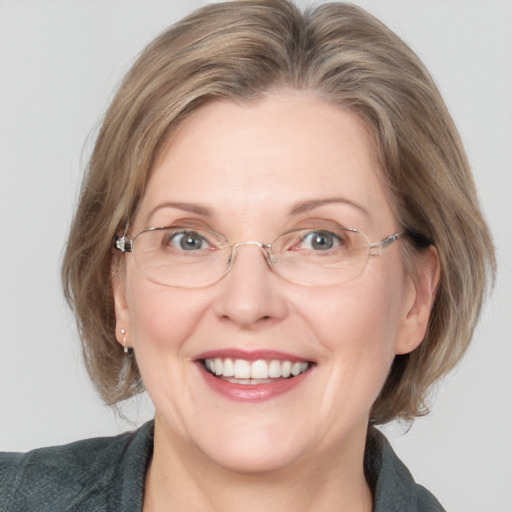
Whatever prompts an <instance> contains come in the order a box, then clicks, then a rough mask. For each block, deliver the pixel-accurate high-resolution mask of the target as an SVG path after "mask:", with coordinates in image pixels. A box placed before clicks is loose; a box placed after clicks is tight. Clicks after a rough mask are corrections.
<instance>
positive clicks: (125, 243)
mask: <svg viewBox="0 0 512 512" xmlns="http://www.w3.org/2000/svg"><path fill="white" fill-rule="evenodd" d="M316 227H318V226H315V228H316ZM175 228H183V229H190V230H191V231H195V230H197V229H198V228H193V227H192V226H155V227H150V228H145V229H143V230H141V231H139V232H138V233H137V234H136V235H135V236H133V237H131V238H128V239H127V238H126V233H127V231H128V228H127V229H126V230H125V232H124V234H123V236H121V237H120V236H119V235H117V234H115V235H114V237H113V240H112V245H113V248H114V249H116V250H118V251H120V252H121V253H122V254H126V253H132V254H133V244H134V241H135V239H136V238H137V237H138V236H139V235H141V234H142V233H145V232H148V231H149V232H151V231H158V230H163V229H175ZM325 229H326V230H328V229H329V228H328V227H326V228H325ZM330 229H333V228H330ZM335 229H341V230H344V231H350V232H352V233H357V234H359V235H362V236H363V237H364V238H365V239H366V240H367V241H368V259H369V257H370V256H379V255H380V254H381V251H382V249H386V248H387V247H389V246H390V245H391V244H392V243H393V242H395V241H396V240H398V239H400V238H403V236H404V235H405V231H400V232H398V233H393V234H392V235H389V236H387V237H385V238H383V239H382V240H381V241H380V242H371V241H370V239H369V238H368V236H367V235H366V234H365V233H363V232H362V231H359V230H358V229H355V228H346V227H343V226H338V227H336V228H335ZM200 230H201V231H206V232H208V233H212V234H214V235H216V236H219V237H221V238H223V239H224V240H226V242H227V243H228V245H227V246H226V247H225V248H223V249H227V248H231V254H230V256H229V266H228V267H227V268H226V270H225V272H224V273H223V274H222V275H221V276H219V277H218V278H217V279H215V280H213V281H210V282H208V283H204V284H199V285H195V286H183V285H172V284H164V283H159V282H157V281H154V280H152V279H150V278H149V277H147V276H146V275H145V273H144V272H143V271H142V269H141V268H140V267H139V264H138V263H137V268H138V269H139V271H140V272H141V274H142V275H143V276H144V278H145V279H147V280H148V281H150V282H152V283H155V284H158V285H160V286H166V287H169V288H201V287H205V286H210V285H212V284H214V283H217V282H218V281H220V280H221V279H222V278H223V277H224V276H225V275H226V274H228V273H229V272H230V271H231V268H232V267H233V263H234V260H235V255H236V250H237V249H238V248H239V247H241V246H242V245H256V246H257V247H259V248H260V249H264V252H265V256H266V258H265V259H266V260H267V264H268V265H269V267H270V268H271V269H272V270H273V271H274V272H275V273H276V274H277V275H278V276H280V277H281V278H282V279H284V280H285V281H288V282H290V283H294V284H299V285H303V286H326V285H314V284H306V283H300V282H297V281H293V280H290V279H288V278H287V277H285V276H283V275H282V274H281V273H280V272H279V270H278V269H277V268H276V267H275V266H274V265H273V263H272V258H271V257H270V254H271V250H272V244H273V243H274V242H275V241H276V240H278V239H279V238H281V237H283V236H284V235H286V234H289V233H292V232H295V231H303V230H304V228H299V229H294V230H291V231H287V232H285V233H282V234H281V235H279V236H277V237H276V238H274V240H272V242H270V243H263V242H257V241H254V240H247V241H245V242H237V243H234V244H232V243H231V242H230V241H229V240H228V239H227V238H226V237H225V236H224V235H221V234H220V233H217V232H215V231H211V230H208V229H202V228H201V229H200ZM367 264H368V260H367V261H366V263H365V266H364V267H363V269H362V270H361V273H360V274H358V275H357V276H355V277H354V278H352V279H357V278H358V277H359V276H360V275H361V274H362V273H363V272H364V270H365V269H366V266H367ZM352 279H349V281H351V280H352ZM346 282H348V281H346Z"/></svg>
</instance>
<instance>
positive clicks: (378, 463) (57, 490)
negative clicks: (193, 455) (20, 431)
mask: <svg viewBox="0 0 512 512" xmlns="http://www.w3.org/2000/svg"><path fill="white" fill-rule="evenodd" d="M152 453H153V422H148V423H146V424H145V425H143V426H142V427H141V428H140V429H138V430H137V431H135V432H131V433H126V434H122V435H120V436H116V437H105V438H97V439H89V440H85V441H78V442H76V443H72V444H68V445H65V446H56V447H52V448H41V449H38V450H33V451H31V452H28V453H26V454H22V453H2V454H0V510H1V511H2V512H86V511H87V512H117V511H119V512H141V511H142V500H143V493H144V480H145V476H146V471H147V467H148V464H149V462H150V460H151V456H152ZM365 473H366V478H367V480H368V482H369V484H370V486H371V487H372V489H373V494H374V512H444V509H443V507H442V506H441V505H440V504H439V502H438V501H437V500H436V498H434V496H433V495H432V494H431V493H430V492H429V491H427V490H426V489H425V488H424V487H422V486H420V485H417V484H416V483H415V482H414V479H413V478H412V476H411V474H410V472H409V471H408V469H407V468H406V467H405V465H404V464H403V463H402V462H401V461H400V459H399V458H398V457H397V456H396V454H395V453H394V452H393V449H392V448H391V445H390V444H389V442H388V441H387V439H386V438H385V437H384V435H383V434H381V433H380V432H379V431H378V430H376V429H370V431H369V435H368V441H367V446H366V452H365Z"/></svg>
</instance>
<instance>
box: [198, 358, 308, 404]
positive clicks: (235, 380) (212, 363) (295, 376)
mask: <svg viewBox="0 0 512 512" xmlns="http://www.w3.org/2000/svg"><path fill="white" fill-rule="evenodd" d="M195 362H196V364H197V368H198V369H200V374H201V375H202V377H203V379H204V382H205V383H206V385H207V386H208V387H209V388H210V389H211V390H212V391H214V392H215V393H217V394H220V395H221V396H223V397H224V398H228V399H230V400H234V401H237V402H261V401H266V400H270V399H274V398H277V397H278V396H280V395H283V394H284V393H289V392H292V391H293V390H294V389H296V388H297V387H300V386H301V385H302V384H301V383H302V382H304V381H305V380H306V379H308V376H309V375H310V374H312V373H314V372H313V371H312V370H313V369H314V367H315V366H316V363H315V362H313V361H308V360H307V359H305V358H301V357H297V356H296V355H293V354H287V353H285V352H276V351H273V350H270V351H269V350H256V351H244V350H237V349H228V350H215V351H209V352H205V353H203V354H200V355H198V357H197V358H196V359H195Z"/></svg>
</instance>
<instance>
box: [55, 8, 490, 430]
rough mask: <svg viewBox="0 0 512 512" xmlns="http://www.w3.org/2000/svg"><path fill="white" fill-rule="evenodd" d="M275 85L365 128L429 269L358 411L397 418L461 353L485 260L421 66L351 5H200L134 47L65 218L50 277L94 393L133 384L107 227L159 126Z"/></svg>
mask: <svg viewBox="0 0 512 512" xmlns="http://www.w3.org/2000/svg"><path fill="white" fill-rule="evenodd" d="M280 87H287V88H292V89H297V90H307V91H311V92H313V93H314V94H316V95H317V96H318V97H320V98H323V99H325V100H326V101H328V102H332V103H335V104H338V105H341V106H343V107H344V108H346V109H348V110H351V111H353V112H355V113H357V114H358V115H359V116H360V118H361V119H362V120H363V121H364V122H365V123H366V125H367V127H368V129H369V131H370V132H371V134H372V137H373V140H374V144H375V149H376V153H377V155H378V158H379V161H380V166H381V169H382V173H383V178H384V180H385V182H386V185H387V190H388V191H389V193H390V197H391V199H392V204H393V207H394V209H395V214H396V217H397V219H398V221H399V223H400V224H401V225H402V227H403V229H404V230H405V232H406V234H407V237H406V239H405V240H406V241H405V245H406V247H408V252H409V253H410V254H413V253H414V251H421V250H424V249H425V248H426V247H428V246H429V245H432V244H433V245H434V246H435V247H436V249H437V252H438V255H439V260H440V265H441V276H440V281H439V285H438V288H437V294H436V299H435V302H434V305H433V309H432V312H431V316H430V321H429V326H428V330H427V334H426V336H425V339H424V341H423V343H422V344H421V345H420V346H419V347H418V348H417V349H416V350H414V351H413V352H411V353H410V354H405V355H398V356H396V357H395V360H394V362H393V365H392V368H391V371H390V373H389V376H388V378H387V381H386V383H385V385H384V387H383V389H382V392H381V394H380V396H379V397H378V399H377V401H376V402H375V404H374V407H373V410H372V415H371V421H372V422H373V423H384V422H387V421H389V420H391V419H393V418H397V417H399V418H403V419H411V418H413V417H415V416H418V415H421V414H424V413H425V412H426V411H427V410H428V408H427V405H426V396H427V393H428V390H429V388H430V386H431V385H432V384H433V383H435V382H436V381H438V380H439V379H440V378H441V377H442V376H444V375H445V374H446V373H447V372H449V371H450V370H451V369H452V368H453V367H454V365H455V364H456V363H457V362H458V361H459V359H460V358H461V356H462V355H463V354H464V352H465V350H466V348H467V346H468V343H469V341H470V339H471V336H472V333H473V329H474V326H475V323H476V320H477V317H478V314H479V311H480V308H481V304H482V299H483V296H484V292H485V289H486V283H487V281H488V276H489V274H492V273H493V271H494V266H495V263H494V255H493V246H492V241H491V237H490V235H489V232H488V229H487V227H486V225H485V222H484V220H483V218H482V215H481V212H480V210H479V207H478V200H477V195H476V192H475V187H474V184H473V180H472V177H471V172H470V169H469V166H468V162H467V159H466V155H465V153H464V150H463V147H462V144H461V141H460V139H459V135H458V133H457V130H456V128H455V126H454V123H453V121H452V119H451V117H450V115H449V113H448V110H447V108H446V106H445V104H444V102H443V100H442V99H441V96H440V94H439V91H438V89H437V88H436V86H435V84H434V82H433V80H432V78H431V77H430V75H429V73H428V72H427V70H426V69H425V67H424V66H423V64H422V63H421V61H420V60H419V59H418V57H417V56H416V55H415V54H414V52H412V50H411V49H410V48H409V47H408V46H407V45H406V44H405V43H404V42H403V41H402V40H400V38H398V37H397V36H396V35H395V34H394V33H393V32H392V31H390V30H389V29H388V28H387V27H385V26H384V25H383V24H382V23H381V22H379V21H378V20H376V19H375V18H374V17H373V16H371V15H370V14H368V13H367V12H365V11H364V10H362V9H360V8H358V7H356V6H354V5H350V4H339V3H333V4H326V5H322V6H319V7H317V8H314V9H309V10H306V11H305V12H301V11H300V10H299V9H298V8H297V7H295V6H294V5H293V4H292V3H290V2H288V1H287V0H241V1H238V2H227V3H220V4H214V5H209V6H207V7H204V8H202V9H200V10H198V11H196V12H194V13H193V14H191V15H190V16H188V17H187V18H185V19H183V20H182V21H180V22H179V23H177V24H175V25H173V26H171V27H170V28H169V29H168V30H166V31H165V32H163V33H162V34H161V35H160V36H159V37H158V38H157V39H155V40H154V41H153V42H152V43H151V44H150V45H149V46H148V47H147V48H146V49H145V50H144V51H143V52H142V53H141V55H140V57H139V58H138V59H137V61H136V62H135V64H134V65H133V67H132V68H131V70H130V71H129V72H128V74H127V75H126V77H125V78H124V80H123V82H122V84H121V86H120V88H119V90H118V92H117V94H116V96H115V97H114V99H113V101H112V103H111V105H110V107H109V109H108V110H107V112H106V114H105V118H104V120H103V124H102V127H101V129H100V132H99V135H98V137H97V141H96V145H95V147H94V151H93V153H92V156H91V158H90V162H89V167H88V171H87V174H86V176H85V179H84V182H83V186H82V191H81V198H80V203H79V205H78V209H77V211H76V215H75V217H74V220H73V224H72V227H71V231H70V235H69V240H68V244H67V248H66V253H65V257H64V262H63V268H62V276H63V284H64V290H65V294H66V297H67V299H68V301H69V303H70V305H71V306H72V308H73V310H74V312H75V315H76V318H77V322H78V328H79V332H80V337H81V340H82V344H83V353H84V356H85V362H86V366H87V369H88V372H89V374H90V376H91V378H92V380H93V382H94V383H95V385H96V387H97V389H98V391H99V393H100V395H101V396H102V398H103V399H104V401H105V402H106V403H107V404H111V405H113V404H116V403H118V402H119V401H121V400H123V399H126V398H128V397H130V396H132V395H134V394H135V393H137V392H139V391H141V390H142V389H143V384H142V382H141V379H140V374H139V371H138V368H137V364H136V360H135V357H134V356H133V354H132V355H130V356H126V355H125V354H124V353H123V351H122V347H121V346H120V345H119V343H118V342H117V341H116V336H115V315H114V304H113V296H112V289H111V279H112V271H113V268H114V269H115V260H114V256H113V253H112V237H113V235H114V234H115V233H118V232H122V231H123V230H124V228H125V227H126V226H127V225H128V224H129V223H130V221H131V219H133V217H134V215H135V212H136V211H137V208H138V205H139V203H140V200H141V198H142V196H143V194H144V189H145V186H146V183H147V180H148V176H149V173H150V170H151V168H152V164H153V162H154V160H155V158H156V156H157V155H158V153H159V150H160V148H161V147H162V145H163V144H164V142H165V141H166V138H167V135H168V133H169V131H170V130H171V129H172V128H173V127H174V126H176V124H177V123H178V122H179V121H180V120H181V119H183V118H184V117H185V116H187V115H188V114H190V112H192V111H194V110H196V109H198V108H200V106H201V105H203V104H205V103H206V102H209V101H213V100H215V99H216V98H228V99H232V100H235V101H241V102H250V101H252V100H254V99H257V98H258V97H260V96H261V95H262V94H264V93H266V92H268V91H270V90H275V89H278V88H280Z"/></svg>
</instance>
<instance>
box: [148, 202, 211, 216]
mask: <svg viewBox="0 0 512 512" xmlns="http://www.w3.org/2000/svg"><path fill="white" fill-rule="evenodd" d="M162 208H177V209H178V210H183V211H185V212H190V213H195V214H197V215H204V216H206V217H209V216H211V215H212V211H211V210H210V209H209V208H206V207H205V206H201V205H199V204H196V203H162V204H159V205H158V206H155V208H153V209H152V210H151V211H150V212H149V215H148V219H150V218H151V217H152V216H153V215H154V213H155V212H156V211H158V210H161V209H162Z"/></svg>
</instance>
